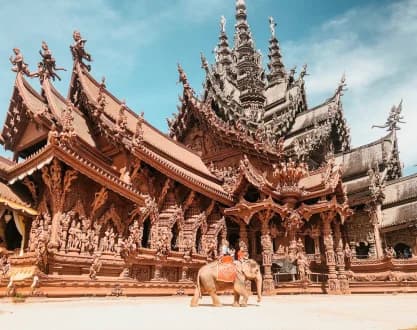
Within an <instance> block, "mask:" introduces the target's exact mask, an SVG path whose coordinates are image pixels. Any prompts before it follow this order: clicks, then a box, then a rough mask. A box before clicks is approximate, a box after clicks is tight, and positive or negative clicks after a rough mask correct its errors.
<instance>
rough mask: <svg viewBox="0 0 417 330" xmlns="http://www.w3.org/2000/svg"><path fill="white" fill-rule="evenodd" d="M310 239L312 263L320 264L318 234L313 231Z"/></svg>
mask: <svg viewBox="0 0 417 330" xmlns="http://www.w3.org/2000/svg"><path fill="white" fill-rule="evenodd" d="M312 237H313V240H314V261H315V262H316V264H321V253H320V232H319V231H313V232H312Z"/></svg>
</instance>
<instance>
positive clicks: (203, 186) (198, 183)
mask: <svg viewBox="0 0 417 330" xmlns="http://www.w3.org/2000/svg"><path fill="white" fill-rule="evenodd" d="M134 154H135V156H136V157H137V158H139V159H141V160H143V161H145V162H146V163H148V164H149V165H151V166H152V167H154V168H155V169H157V170H158V171H159V172H161V173H163V174H164V175H166V176H167V177H169V178H172V179H174V180H175V181H177V182H179V183H181V184H183V185H184V186H186V187H188V188H190V189H192V190H194V191H196V192H199V193H200V194H202V195H205V196H207V197H209V198H212V199H214V200H217V201H219V202H221V203H223V204H225V205H232V204H233V197H232V196H231V195H230V194H228V193H227V192H225V191H224V190H223V189H222V188H221V186H220V185H218V187H219V188H217V189H216V188H214V187H213V185H212V184H207V183H204V182H202V180H198V179H197V178H195V177H192V176H191V175H187V174H186V173H184V172H183V171H180V170H178V167H177V166H175V164H172V163H171V164H170V163H169V162H168V161H167V159H165V158H164V157H161V156H160V155H159V154H158V153H156V152H155V151H152V150H151V149H149V148H147V147H142V148H136V149H135V151H134Z"/></svg>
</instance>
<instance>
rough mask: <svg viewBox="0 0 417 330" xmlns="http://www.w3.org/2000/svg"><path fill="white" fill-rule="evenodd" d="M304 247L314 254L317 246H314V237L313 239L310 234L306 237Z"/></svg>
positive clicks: (306, 250) (307, 252)
mask: <svg viewBox="0 0 417 330" xmlns="http://www.w3.org/2000/svg"><path fill="white" fill-rule="evenodd" d="M304 249H305V252H306V254H314V253H315V247H314V239H312V238H311V237H310V236H309V235H306V236H305V237H304Z"/></svg>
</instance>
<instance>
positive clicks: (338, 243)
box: [334, 221, 349, 293]
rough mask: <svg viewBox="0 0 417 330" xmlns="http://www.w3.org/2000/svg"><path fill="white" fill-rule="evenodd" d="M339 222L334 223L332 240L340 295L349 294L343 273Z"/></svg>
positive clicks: (343, 262)
mask: <svg viewBox="0 0 417 330" xmlns="http://www.w3.org/2000/svg"><path fill="white" fill-rule="evenodd" d="M340 226H341V224H340V222H339V221H335V222H334V238H335V248H336V265H337V272H338V273H337V278H338V279H339V287H340V291H341V292H342V293H348V292H349V281H348V280H347V277H346V271H345V254H344V251H343V239H342V233H341V230H340Z"/></svg>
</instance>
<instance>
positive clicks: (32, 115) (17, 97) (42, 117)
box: [1, 73, 52, 151]
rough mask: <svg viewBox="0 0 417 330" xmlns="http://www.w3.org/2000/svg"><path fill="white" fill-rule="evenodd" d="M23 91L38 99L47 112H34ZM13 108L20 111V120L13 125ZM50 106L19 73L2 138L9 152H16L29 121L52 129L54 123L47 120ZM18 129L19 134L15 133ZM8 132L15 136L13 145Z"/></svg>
mask: <svg viewBox="0 0 417 330" xmlns="http://www.w3.org/2000/svg"><path fill="white" fill-rule="evenodd" d="M22 89H26V90H27V93H29V94H31V95H33V97H34V98H37V99H38V101H39V102H41V103H43V105H44V110H45V112H43V111H42V112H40V111H34V110H33V109H32V108H31V105H30V104H31V103H30V101H29V100H27V99H26V96H25V93H23V92H22ZM13 108H17V109H18V110H19V112H20V113H19V116H20V120H19V121H18V123H15V124H14V125H11V123H10V122H11V120H12V119H13V118H14V117H15V115H14V114H13ZM47 110H48V106H47V104H46V100H45V99H44V98H43V97H42V96H41V95H39V93H38V92H36V91H35V90H34V89H33V88H32V86H30V84H29V83H28V82H26V81H25V80H24V78H23V77H22V74H21V73H18V74H17V76H16V81H15V85H14V89H13V94H12V98H11V101H10V105H9V110H8V112H7V116H6V121H5V124H4V126H3V130H2V133H1V135H2V137H3V140H4V142H5V143H4V144H5V147H6V148H7V149H9V150H13V151H15V149H16V144H17V143H18V142H19V141H20V139H21V136H22V135H23V133H24V131H25V129H26V127H27V126H28V122H29V120H33V121H35V122H36V123H37V124H39V125H41V126H44V127H46V128H50V127H51V125H52V122H51V120H50V119H49V118H47V116H46V115H47V112H48V111H47ZM14 129H16V131H17V132H13V131H14ZM7 132H10V134H11V135H13V140H12V143H10V139H9V138H8V137H7V136H6V134H7Z"/></svg>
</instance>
